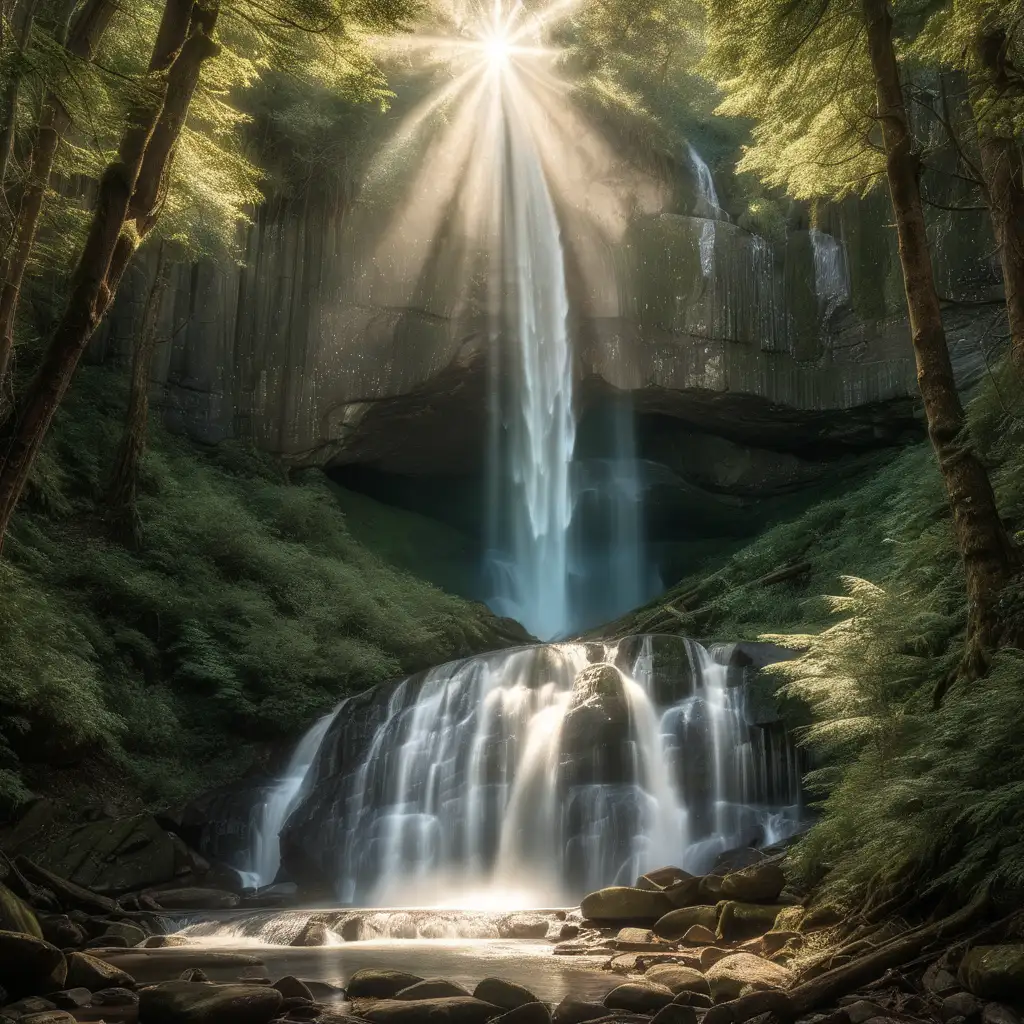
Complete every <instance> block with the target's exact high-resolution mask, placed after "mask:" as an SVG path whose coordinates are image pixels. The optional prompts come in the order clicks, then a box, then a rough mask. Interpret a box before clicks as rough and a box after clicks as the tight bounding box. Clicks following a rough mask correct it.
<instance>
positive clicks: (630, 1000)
mask: <svg viewBox="0 0 1024 1024" xmlns="http://www.w3.org/2000/svg"><path fill="white" fill-rule="evenodd" d="M672 999H673V994H672V992H671V991H670V990H669V989H668V988H666V987H665V986H664V985H655V984H651V983H647V982H644V983H637V982H627V983H626V984H625V985H619V986H617V987H616V988H613V989H612V990H611V992H609V993H608V995H606V996H605V997H604V1005H605V1006H607V1007H608V1009H609V1010H629V1011H631V1012H632V1013H657V1012H658V1011H659V1010H660V1009H661V1008H662V1007H663V1006H668V1004H669V1003H671V1002H672Z"/></svg>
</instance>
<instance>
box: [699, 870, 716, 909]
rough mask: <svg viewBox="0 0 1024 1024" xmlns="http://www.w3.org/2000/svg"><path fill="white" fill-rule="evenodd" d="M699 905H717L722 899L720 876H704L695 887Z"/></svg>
mask: <svg viewBox="0 0 1024 1024" xmlns="http://www.w3.org/2000/svg"><path fill="white" fill-rule="evenodd" d="M697 895H698V897H699V900H698V901H699V902H700V903H717V902H718V901H719V900H720V899H721V898H722V876H721V875H704V876H703V878H701V879H700V882H699V884H698V886H697Z"/></svg>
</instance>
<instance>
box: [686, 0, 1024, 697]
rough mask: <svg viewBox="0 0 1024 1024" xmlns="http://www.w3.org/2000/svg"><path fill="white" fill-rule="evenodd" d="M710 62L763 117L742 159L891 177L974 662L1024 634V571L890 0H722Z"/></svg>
mask: <svg viewBox="0 0 1024 1024" xmlns="http://www.w3.org/2000/svg"><path fill="white" fill-rule="evenodd" d="M708 14H709V16H708V21H707V26H708V42H709V47H708V52H707V57H706V61H705V63H706V66H707V68H708V69H709V71H710V73H711V74H712V75H713V77H714V78H715V79H716V80H717V81H718V82H719V83H720V85H721V86H722V88H723V89H724V91H725V93H726V99H725V101H724V102H723V104H722V107H721V109H722V111H723V112H725V113H729V114H734V115H740V116H746V117H753V118H755V119H756V122H757V123H756V127H755V128H754V139H755V144H754V145H753V146H752V147H750V149H749V150H748V152H747V154H746V156H745V158H744V161H743V163H742V165H741V166H743V167H745V168H746V169H748V170H754V171H756V172H757V173H758V174H759V175H761V176H762V177H763V178H764V179H765V180H766V181H768V182H769V183H771V184H773V185H777V186H779V187H782V188H785V189H786V190H787V191H789V192H790V194H792V195H795V196H797V197H800V198H812V197H816V196H826V197H828V196H831V197H837V196H842V195H846V194H849V193H861V194H863V193H865V192H867V191H868V190H869V189H870V188H872V187H873V186H875V185H876V184H879V183H881V182H882V181H884V182H885V183H886V184H887V185H888V189H889V195H890V199H891V202H892V207H893V213H894V219H895V222H896V228H897V234H898V237H899V253H900V262H901V265H902V269H903V280H904V285H905V294H906V301H907V309H908V313H909V318H910V330H911V336H912V340H913V347H914V356H915V360H916V363H917V376H918V383H919V385H920V389H921V397H922V400H923V405H924V411H925V416H926V419H927V424H928V434H929V437H930V439H931V442H932V446H933V448H934V450H935V455H936V458H937V461H938V465H939V470H940V472H941V474H942V478H943V481H944V483H945V487H946V494H947V497H948V500H949V505H950V509H951V512H952V517H953V526H954V531H955V534H956V538H957V544H958V547H959V550H960V554H961V557H962V559H963V564H964V570H965V575H966V582H967V599H968V639H967V649H966V654H965V658H964V662H963V666H962V672H963V674H964V675H966V676H968V677H974V676H977V675H979V674H982V673H984V672H985V671H986V668H987V665H988V660H989V656H990V653H991V651H992V650H993V649H994V648H995V647H997V646H999V645H1001V644H1005V643H1014V642H1016V641H1017V640H1018V636H1017V633H1016V628H1015V627H1013V626H1011V625H1009V624H1008V623H1006V622H1004V621H1003V619H1002V616H1001V613H1000V609H999V599H1000V595H1001V593H1002V591H1003V589H1004V587H1005V585H1006V584H1007V583H1008V582H1009V580H1010V579H1011V578H1012V577H1013V576H1014V575H1015V574H1016V573H1017V572H1018V571H1019V569H1020V559H1019V554H1018V552H1017V550H1016V549H1015V547H1014V546H1013V544H1012V543H1011V541H1010V539H1009V537H1008V536H1007V533H1006V530H1005V528H1004V526H1003V523H1002V521H1001V520H1000V517H999V512H998V509H997V507H996V501H995V496H994V494H993V491H992V485H991V481H990V480H989V476H988V473H987V471H986V469H985V466H984V465H983V463H982V462H981V460H980V458H979V456H978V454H977V453H976V451H975V450H974V448H973V446H972V444H971V440H970V438H969V436H968V431H967V423H966V418H965V415H964V409H963V404H962V403H961V400H960V396H959V394H958V392H957V388H956V382H955V380H954V376H953V368H952V362H951V359H950V354H949V348H948V346H947V343H946V336H945V331H944V328H943V323H942V317H941V310H940V305H939V296H938V292H937V290H936V286H935V278H934V272H933V268H932V262H931V254H930V251H929V244H928V237H927V231H926V225H925V218H924V207H923V203H922V199H921V189H920V172H921V154H920V152H919V149H918V147H917V145H916V142H915V139H914V135H913V132H912V130H911V123H910V118H909V115H908V113H907V105H906V100H905V97H904V89H903V84H904V83H903V82H902V80H901V69H900V66H899V63H898V61H897V56H896V51H895V46H894V36H893V12H892V9H891V6H890V4H889V2H888V0H739V2H734V0H709V3H708Z"/></svg>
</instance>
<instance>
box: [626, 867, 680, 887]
mask: <svg viewBox="0 0 1024 1024" xmlns="http://www.w3.org/2000/svg"><path fill="white" fill-rule="evenodd" d="M691 878H693V875H691V874H690V873H689V872H688V871H684V870H683V869H682V868H676V867H664V868H655V869H654V870H653V871H648V872H647V873H646V874H644V875H641V876H640V877H639V878H638V879H637V880H636V888H637V889H668V888H669V887H671V886H674V885H678V884H679V883H680V882H685V881H687V880H688V879H691Z"/></svg>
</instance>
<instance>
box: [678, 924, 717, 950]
mask: <svg viewBox="0 0 1024 1024" xmlns="http://www.w3.org/2000/svg"><path fill="white" fill-rule="evenodd" d="M682 941H683V942H685V943H688V944H689V945H691V946H707V945H709V944H713V943H715V942H717V941H718V936H717V935H716V934H715V932H714V931H713V930H712V929H710V928H705V927H704V925H702V924H695V925H693V927H692V928H687V929H686V934H685V935H684V936H683V938H682Z"/></svg>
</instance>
